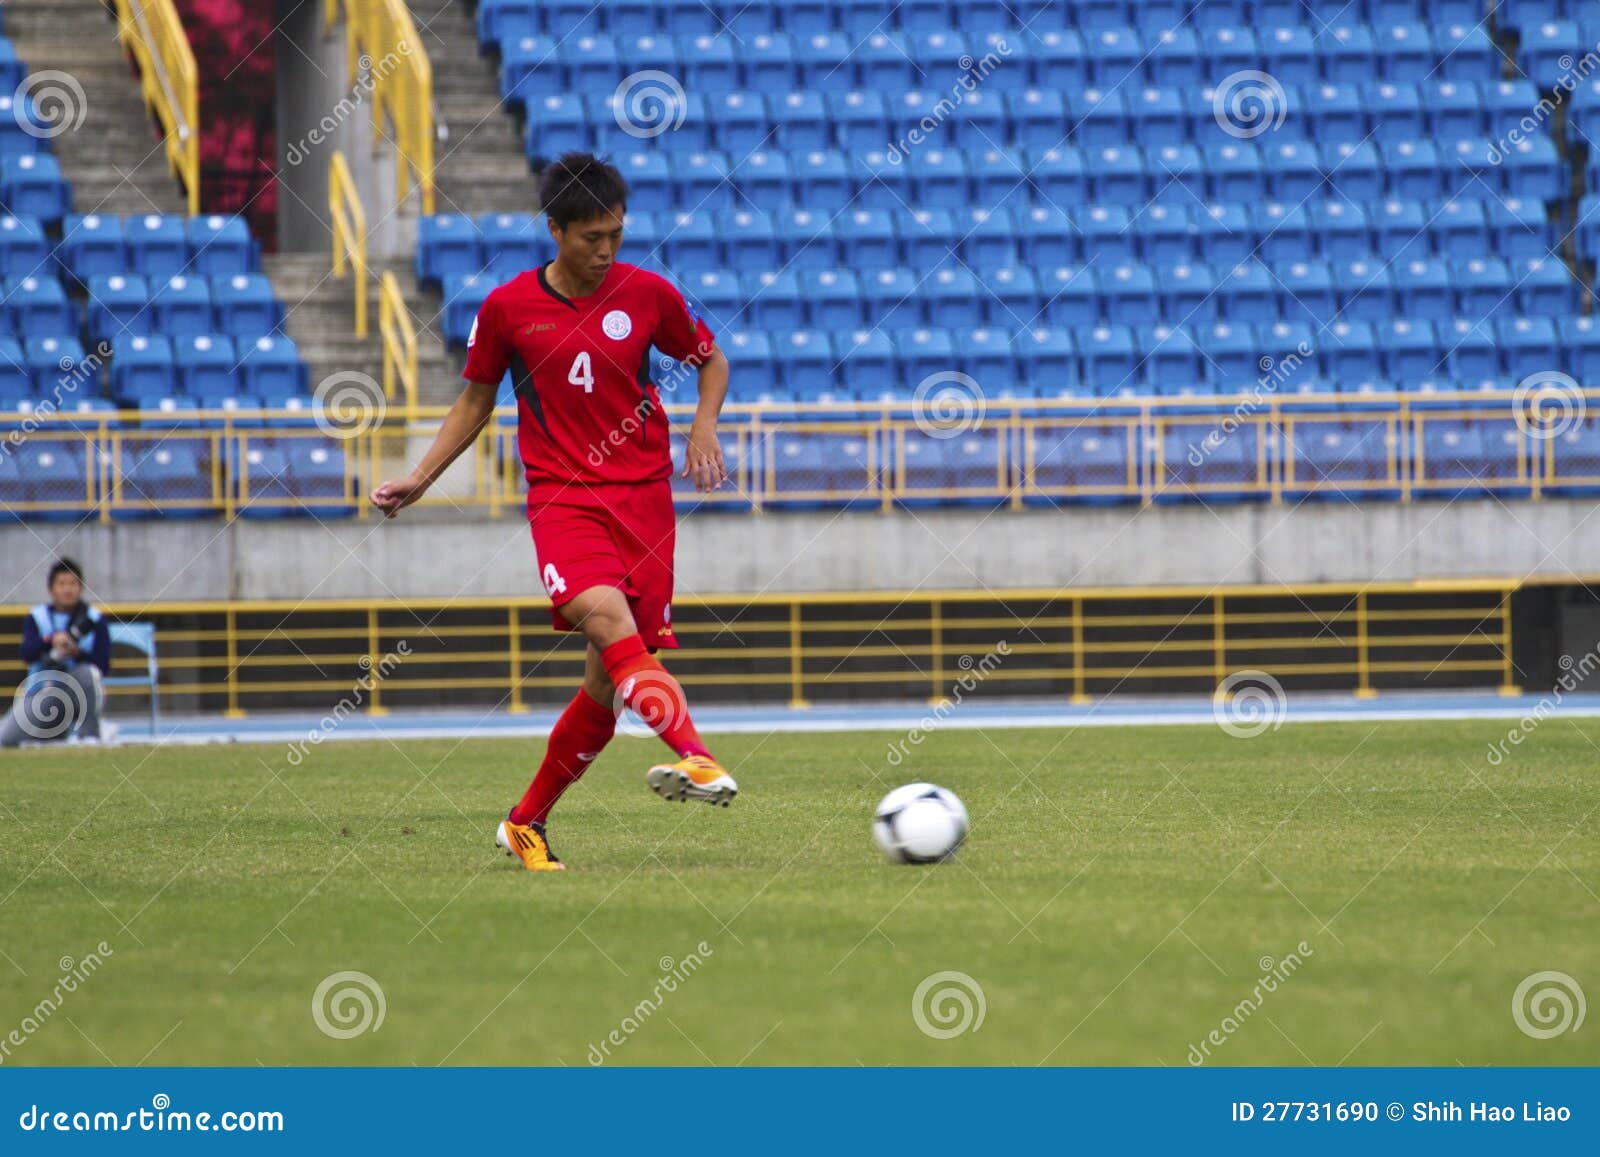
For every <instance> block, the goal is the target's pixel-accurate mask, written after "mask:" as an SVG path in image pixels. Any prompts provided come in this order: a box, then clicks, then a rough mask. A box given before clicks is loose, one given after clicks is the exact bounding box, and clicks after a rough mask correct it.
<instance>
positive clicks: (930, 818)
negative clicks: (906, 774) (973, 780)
mask: <svg viewBox="0 0 1600 1157" xmlns="http://www.w3.org/2000/svg"><path fill="white" fill-rule="evenodd" d="M970 826H971V822H970V821H969V820H968V819H967V809H966V806H965V805H963V804H962V802H961V801H960V800H959V799H957V798H956V794H955V792H953V791H947V790H945V789H944V788H942V787H938V786H936V785H934V784H931V783H908V784H906V785H905V786H904V787H897V788H895V789H894V790H893V791H891V792H890V793H889V794H888V795H886V796H884V797H883V802H881V803H880V804H878V810H877V812H876V813H875V814H874V815H873V817H872V838H873V839H874V840H876V841H877V843H878V847H879V848H880V849H881V850H882V852H883V854H884V855H885V856H887V857H889V861H890V862H891V863H895V864H934V863H937V862H939V861H940V860H948V859H949V858H950V857H951V856H953V855H955V854H956V849H957V848H959V847H960V846H961V841H962V840H964V839H966V838H967V829H968V828H969V827H970Z"/></svg>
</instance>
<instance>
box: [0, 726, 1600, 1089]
mask: <svg viewBox="0 0 1600 1157" xmlns="http://www.w3.org/2000/svg"><path fill="white" fill-rule="evenodd" d="M1505 733H1506V726H1505V725H1504V724H1502V723H1499V722H1490V721H1485V722H1481V723H1417V724H1397V723H1382V724H1370V723H1366V724H1359V725H1358V724H1338V725H1291V726H1286V727H1284V728H1282V729H1281V730H1279V731H1277V732H1273V733H1268V734H1265V735H1262V736H1259V737H1257V738H1254V739H1250V740H1242V739H1234V738H1230V737H1228V736H1227V735H1225V734H1223V733H1221V732H1220V731H1219V730H1217V729H1214V728H1201V727H1149V728H1110V729H1083V730H1078V731H1075V732H1071V733H1068V732H1065V731H1056V730H1018V731H991V732H986V733H984V732H975V731H943V732H939V733H936V734H934V735H932V736H931V737H929V738H928V739H927V741H926V742H924V743H923V744H922V745H921V746H920V747H918V748H916V749H914V753H913V757H912V760H911V761H908V763H907V765H906V766H903V767H900V768H890V767H889V766H888V764H887V762H886V759H885V752H886V750H887V748H888V745H889V743H890V742H891V741H892V740H894V739H896V738H901V737H900V736H898V735H891V734H889V733H868V732H863V733H857V734H850V735H773V736H770V737H766V738H762V737H759V736H727V737H722V738H720V739H715V737H713V738H714V739H715V742H714V749H715V750H717V751H718V753H719V755H721V757H722V758H723V759H724V761H725V762H728V763H729V764H730V765H731V766H733V767H734V769H735V772H736V774H737V775H738V777H739V780H740V784H741V787H742V789H743V791H742V794H741V795H740V797H739V800H738V802H737V803H736V804H735V805H734V806H733V807H732V808H731V809H728V810H726V811H725V810H722V809H712V808H707V807H704V806H699V805H693V806H691V805H680V804H667V803H664V802H662V801H661V800H659V799H657V798H656V797H655V796H653V795H651V794H650V793H649V792H648V791H647V789H646V788H645V786H644V783H643V775H642V770H643V768H644V766H646V764H647V762H648V761H649V760H651V759H653V758H654V757H655V755H656V752H657V748H656V745H655V744H654V743H653V742H652V741H647V740H640V739H632V738H620V737H619V738H618V739H617V740H616V741H615V742H614V743H613V745H612V746H611V747H610V748H609V749H608V750H607V752H606V754H605V755H604V756H603V757H602V759H601V760H600V761H599V762H598V763H597V764H596V765H595V767H594V769H593V770H592V771H591V772H590V774H589V776H588V777H587V778H586V779H585V780H584V781H583V782H582V783H581V784H580V785H579V786H578V787H577V788H576V789H575V790H574V791H573V792H571V793H569V795H568V797H567V799H566V800H565V801H564V802H563V804H562V806H561V808H560V809H559V810H558V811H557V813H556V816H555V822H554V823H553V824H552V828H551V832H552V837H553V840H554V843H555V846H556V849H557V851H558V852H559V853H560V854H561V855H562V856H563V858H565V859H566V860H567V862H568V864H569V866H570V868H571V869H572V870H570V871H568V872H565V873H562V874H533V873H526V872H523V871H522V870H521V869H520V868H518V867H516V866H515V865H514V864H513V862H512V861H509V860H507V859H505V858H504V857H503V856H502V855H501V854H500V853H499V852H498V851H497V850H496V849H494V848H493V847H492V846H491V841H492V836H493V828H494V824H495V822H496V821H497V820H498V819H499V818H500V817H501V815H503V814H504V811H505V809H506V807H507V805H508V803H509V802H510V801H511V800H512V799H514V798H515V796H516V795H518V794H519V793H520V791H521V789H522V787H523V785H524V783H525V780H526V778H527V774H528V771H529V770H530V769H531V767H532V766H533V763H534V761H535V760H536V758H537V755H538V752H539V751H540V750H542V744H541V743H540V742H539V741H505V740H494V741H471V742H464V743H459V744H457V743H452V742H415V743H406V744H402V745H400V746H395V745H393V744H389V743H360V744H354V743H330V744H324V745H322V746H321V747H318V748H314V749H312V750H311V751H310V754H309V756H308V757H307V758H306V760H305V762H304V763H303V764H302V765H301V766H298V767H296V766H292V765H291V764H290V763H289V762H288V759H287V755H288V753H287V751H286V750H285V749H284V748H282V747H274V746H257V745H251V746H233V747H207V748H183V749H172V750H166V751H152V750H151V749H149V748H135V747H130V748H124V749H120V750H104V751H93V752H86V751H84V750H82V749H80V750H73V751H66V750H32V751H24V752H20V753H12V754H10V755H6V756H4V757H3V761H0V778H3V787H0V803H3V807H0V896H3V897H4V903H3V905H0V927H3V929H4V931H3V934H0V950H3V953H4V957H5V958H4V959H0V1041H4V1040H5V1034H6V1033H7V1031H8V1030H12V1029H13V1028H14V1027H15V1026H18V1025H24V1027H25V1031H24V1032H23V1033H22V1034H21V1036H22V1040H23V1043H22V1044H21V1045H20V1046H19V1045H15V1044H14V1041H13V1043H12V1045H11V1046H10V1047H9V1052H8V1053H7V1055H5V1057H4V1063H6V1064H13V1065H37V1064H50V1065H62V1064H104V1063H107V1062H108V1061H109V1062H114V1063H116V1064H118V1065H133V1064H138V1063H141V1062H143V1063H146V1064H216V1063H230V1064H241V1065H255V1064H258V1063H259V1064H264V1065H281V1064H315V1065H344V1064H385V1065H389V1064H392V1065H412V1064H417V1065H435V1064H439V1063H441V1062H442V1063H446V1064H544V1063H548V1064H568V1065H584V1064H588V1063H591V1062H592V1061H593V1060H595V1059H596V1057H598V1056H601V1055H603V1054H604V1055H605V1056H606V1059H607V1063H615V1064H629V1065H633V1064H717V1065H733V1064H739V1063H741V1062H742V1063H746V1064H766V1065H771V1064H785V1063H800V1064H814V1063H825V1064H841V1065H853V1064H867V1065H875V1064H885V1063H892V1064H941V1065H942V1064H1023V1065H1032V1064H1037V1063H1040V1062H1041V1061H1042V1062H1045V1063H1049V1064H1134V1065H1158V1064H1166V1065H1176V1066H1182V1065H1185V1064H1187V1063H1189V1061H1190V1058H1191V1053H1190V1050H1191V1046H1195V1045H1199V1044H1201V1043H1202V1042H1203V1041H1205V1040H1206V1037H1207V1034H1208V1033H1210V1032H1212V1031H1213V1030H1217V1031H1218V1034H1219V1036H1221V1037H1222V1038H1223V1042H1224V1043H1222V1044H1221V1045H1216V1044H1211V1045H1209V1049H1208V1051H1209V1053H1210V1056H1209V1059H1208V1060H1207V1061H1206V1063H1208V1064H1222V1065H1236V1064H1289V1065H1299V1064H1317V1065H1333V1064H1339V1063H1345V1064H1351V1065H1373V1064H1455V1063H1458V1062H1459V1063H1462V1064H1468V1065H1481V1064H1494V1065H1509V1064H1558V1065H1569V1064H1594V1063H1596V1062H1600V1032H1597V1031H1596V1029H1597V1028H1600V1025H1597V1024H1593V1023H1591V1024H1588V1025H1586V1026H1585V1027H1584V1028H1583V1029H1582V1030H1580V1031H1577V1032H1571V1033H1564V1034H1562V1035H1560V1036H1556V1037H1553V1038H1551V1039H1535V1038H1533V1037H1531V1036H1529V1035H1527V1034H1525V1033H1524V1032H1523V1031H1521V1030H1520V1029H1519V1028H1518V1027H1517V1024H1516V1023H1515V1021H1514V1019H1513V1016H1512V994H1513V992H1514V990H1515V989H1516V988H1517V985H1518V983H1519V982H1520V981H1521V980H1522V979H1523V978H1524V977H1527V976H1529V975H1530V974H1532V973H1536V972H1541V971H1546V970H1555V971H1559V972H1563V973H1566V974H1568V975H1570V976H1572V977H1574V978H1576V979H1577V980H1578V981H1580V982H1581V983H1582V984H1584V985H1586V986H1587V988H1588V996H1589V998H1590V999H1593V998H1594V997H1596V996H1600V937H1597V936H1596V935H1595V929H1596V928H1597V927H1600V896H1597V888H1600V839H1597V838H1596V837H1597V835H1600V820H1597V819H1596V817H1595V808H1596V806H1597V804H1600V778H1597V775H1596V767H1597V763H1600V760H1597V755H1600V721H1570V720H1551V721H1547V722H1545V723H1544V724H1543V725H1542V727H1541V728H1540V729H1539V730H1538V732H1537V734H1536V735H1534V736H1533V737H1532V738H1531V740H1530V741H1529V742H1527V743H1525V744H1523V745H1522V746H1521V747H1518V748H1515V749H1513V752H1512V758H1511V759H1509V760H1507V761H1506V762H1505V763H1504V764H1502V765H1501V766H1499V767H1494V766H1491V765H1490V764H1489V763H1488V762H1487V761H1486V759H1485V752H1486V749H1487V746H1488V744H1489V743H1491V742H1493V741H1495V740H1498V739H1500V738H1502V737H1503V736H1504V735H1505ZM918 778H926V779H931V780H934V781H936V782H939V783H942V784H945V785H946V786H948V787H950V788H952V789H954V790H955V791H957V792H958V793H959V794H960V795H961V796H962V797H963V798H964V799H965V801H966V802H967V805H968V807H969V809H970V811H971V813H972V816H973V820H974V826H973V834H972V837H971V839H970V841H969V843H968V846H967V847H966V849H965V850H964V851H963V853H962V854H961V856H960V857H959V858H958V859H957V860H956V861H954V862H952V863H948V864H943V865H939V866H937V867H933V868H909V867H893V866H890V865H888V864H886V863H884V862H883V861H882V859H881V858H880V857H879V855H878V853H877V851H876V849H875V848H874V847H873V845H872V841H871V837H870V830H869V829H870V817H871V812H872V806H873V804H874V803H875V802H876V800H877V799H878V798H879V797H880V796H881V795H882V794H883V793H884V792H885V791H886V790H888V789H889V788H890V787H893V786H895V785H897V784H899V783H902V782H907V781H910V780H913V779H918ZM101 941H104V942H105V943H106V945H107V947H108V948H109V949H110V950H111V952H110V954H109V955H105V956H103V958H102V961H101V964H100V967H99V970H98V971H97V972H95V973H94V974H93V975H92V976H89V977H88V979H87V980H85V981H83V982H82V983H81V984H78V985H77V986H76V988H77V990H76V991H73V992H69V993H66V994H64V995H63V996H62V998H61V1000H60V1004H59V1008H55V1009H51V1010H47V1013H48V1015H46V1016H45V1017H44V1018H43V1019H42V1020H40V1019H39V1018H38V1017H37V1013H38V1011H39V1010H38V1007H37V1006H38V1005H39V1002H40V1001H41V999H42V998H47V997H50V996H51V995H52V992H53V990H54V989H55V987H56V984H57V981H58V979H59V976H60V969H61V968H62V967H63V966H64V965H72V966H76V965H75V962H77V961H81V960H83V959H84V958H85V956H86V954H88V953H90V952H93V951H95V950H96V946H97V945H98V944H99V943H100V942H101ZM702 942H703V944H704V948H701V947H700V946H701V944H702ZM1302 942H1304V945H1305V949H1304V950H1302V949H1301V947H1300V945H1301V943H1302ZM691 954H695V956H696V957H698V959H697V961H696V963H697V965H698V967H697V968H695V969H694V970H693V971H692V972H689V971H688V966H687V965H685V964H684V963H683V962H685V961H687V960H689V959H690V955H691ZM1291 954H1294V956H1295V958H1296V959H1295V968H1294V970H1293V971H1292V973H1290V974H1288V975H1287V978H1286V979H1282V980H1278V981H1275V983H1274V984H1273V985H1272V988H1273V989H1274V990H1273V991H1270V992H1264V993H1262V994H1261V995H1260V996H1259V1000H1258V1001H1257V1002H1256V1003H1255V1006H1254V1007H1251V1008H1247V1009H1245V1010H1242V1011H1241V1010H1240V1009H1239V1006H1240V1003H1241V1001H1250V1000H1254V999H1255V994H1257V993H1258V991H1259V990H1258V987H1257V986H1258V982H1259V981H1260V979H1261V977H1262V975H1263V968H1266V969H1268V970H1269V971H1272V970H1276V971H1278V972H1280V973H1282V972H1285V971H1286V969H1287V966H1286V965H1285V963H1284V962H1285V961H1286V960H1288V959H1289V957H1290V955H1291ZM63 957H71V958H72V960H71V961H63V960H62V959H61V958H63ZM1264 957H1270V958H1271V960H1269V961H1264V960H1263V959H1262V958H1264ZM664 969H665V970H667V971H668V972H669V973H672V972H676V973H678V974H679V975H680V976H682V979H681V980H677V979H675V980H674V982H673V984H672V985H670V986H669V987H670V988H671V989H672V990H671V991H667V990H666V989H664V988H663V987H661V977H662V974H663V970H664ZM342 971H359V972H362V973H366V974H368V975H369V976H370V977H372V978H373V980H374V981H376V982H377V984H378V985H379V986H380V987H381V989H382V993H383V998H384V1003H385V1018H384V1020H383V1023H382V1025H381V1028H379V1029H378V1030H377V1031H368V1032H365V1033H363V1034H362V1035H359V1036H355V1037H352V1038H349V1039H335V1038H332V1037H330V1036H328V1035H325V1034H324V1032H323V1031H321V1030H320V1029H319V1028H318V1026H317V1023H316V1021H315V1019H314V1018H313V1015H312V997H313V993H314V992H315V991H316V989H317V988H318V985H319V983H321V982H322V981H323V980H324V978H326V977H328V976H330V975H331V974H334V973H338V972H342ZM942 971H956V972H960V973H964V974H966V975H967V976H969V977H971V978H972V980H973V981H974V982H975V983H976V984H977V985H978V986H979V987H980V988H981V991H982V1000H983V1005H984V1019H983V1022H982V1024H981V1027H978V1028H977V1029H976V1030H975V1031H972V1030H969V1031H965V1032H962V1033H960V1034H958V1035H955V1036H953V1037H949V1038H948V1039H936V1038H934V1037H931V1036H929V1035H926V1034H925V1033H924V1032H923V1031H921V1029H919V1027H918V1024H917V1021H916V1019H915V1018H914V1016H913V1010H912V1000H913V994H914V992H915V991H916V990H917V988H918V985H919V983H920V982H922V981H923V980H924V978H925V977H928V976H929V975H931V974H933V973H936V972H942ZM962 983H964V982H962ZM641 1004H644V1005H645V1006H646V1007H644V1008H643V1009H641V1007H640V1006H641ZM940 1008H941V1009H942V1010H943V1011H944V1012H951V1011H954V1008H955V1005H954V1004H953V1003H950V1002H944V1003H942V1004H941V1005H940ZM30 1018H32V1019H30ZM1225 1022H1226V1024H1225ZM935 1023H936V1022H935ZM29 1024H31V1025H32V1028H31V1030H27V1029H26V1026H27V1025H29ZM1230 1025H1231V1027H1228V1026H1230ZM936 1026H937V1025H936ZM613 1032H615V1033H616V1034H617V1036H616V1037H611V1036H610V1034H612V1033H613ZM608 1038H609V1039H608ZM617 1039H621V1041H622V1043H621V1044H616V1043H615V1040H617Z"/></svg>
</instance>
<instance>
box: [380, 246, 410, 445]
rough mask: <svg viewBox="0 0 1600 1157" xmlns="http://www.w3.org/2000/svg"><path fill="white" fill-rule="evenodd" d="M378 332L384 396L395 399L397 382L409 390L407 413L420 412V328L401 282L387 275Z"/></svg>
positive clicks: (385, 276)
mask: <svg viewBox="0 0 1600 1157" xmlns="http://www.w3.org/2000/svg"><path fill="white" fill-rule="evenodd" d="M378 332H379V333H380V334H382V335H383V394H384V397H386V398H390V399H392V398H393V397H394V390H395V383H396V381H398V382H399V384H400V385H401V386H402V387H403V388H404V389H405V394H406V414H407V416H408V417H409V416H413V415H415V414H416V412H417V385H418V383H417V356H418V354H417V348H418V347H417V329H416V326H415V325H413V324H412V322H411V311H410V310H409V309H407V308H406V299H405V295H404V294H402V293H401V292H400V279H399V278H397V277H395V275H394V274H393V273H388V272H385V273H384V275H383V277H382V278H381V279H380V280H379V282H378Z"/></svg>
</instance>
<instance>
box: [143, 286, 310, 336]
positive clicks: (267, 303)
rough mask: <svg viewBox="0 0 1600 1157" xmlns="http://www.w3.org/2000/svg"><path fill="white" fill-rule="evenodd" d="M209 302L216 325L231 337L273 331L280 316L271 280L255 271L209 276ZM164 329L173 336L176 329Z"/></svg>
mask: <svg viewBox="0 0 1600 1157" xmlns="http://www.w3.org/2000/svg"><path fill="white" fill-rule="evenodd" d="M211 302H212V306H213V308H214V309H215V310H216V320H217V328H218V329H220V330H221V331H222V332H223V333H226V334H230V335H231V336H233V337H235V338H239V339H248V338H257V337H262V336H264V335H266V334H270V333H273V332H274V331H275V330H276V329H277V328H278V325H279V324H280V323H281V322H282V320H283V308H282V306H281V305H280V303H279V302H278V299H277V296H276V295H275V294H274V293H273V291H272V283H271V282H270V281H268V280H267V278H265V277H264V276H262V275H261V274H259V273H234V274H227V275H219V276H216V277H213V278H212V279H211ZM163 328H165V327H163ZM166 332H168V333H173V334H174V335H175V336H176V331H172V330H167V331H166Z"/></svg>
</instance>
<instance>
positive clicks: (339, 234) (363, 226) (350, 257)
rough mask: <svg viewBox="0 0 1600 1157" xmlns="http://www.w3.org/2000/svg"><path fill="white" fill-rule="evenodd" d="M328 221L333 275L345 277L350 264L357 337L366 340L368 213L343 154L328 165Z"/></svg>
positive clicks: (337, 155)
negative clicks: (331, 236)
mask: <svg viewBox="0 0 1600 1157" xmlns="http://www.w3.org/2000/svg"><path fill="white" fill-rule="evenodd" d="M328 220H329V221H330V222H331V223H332V227H333V275H334V276H335V277H343V276H344V267H345V262H346V261H349V263H350V268H351V272H352V280H353V281H354V282H355V291H356V302H355V309H356V336H357V337H366V336H367V268H368V267H367V212H366V210H365V209H363V208H362V207H361V195H360V194H359V193H358V192H357V191H356V183H355V181H354V180H353V179H352V178H351V176H350V166H349V165H348V164H347V163H346V162H345V159H344V154H343V153H340V152H335V153H334V154H333V159H332V161H331V162H330V163H329V165H328Z"/></svg>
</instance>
